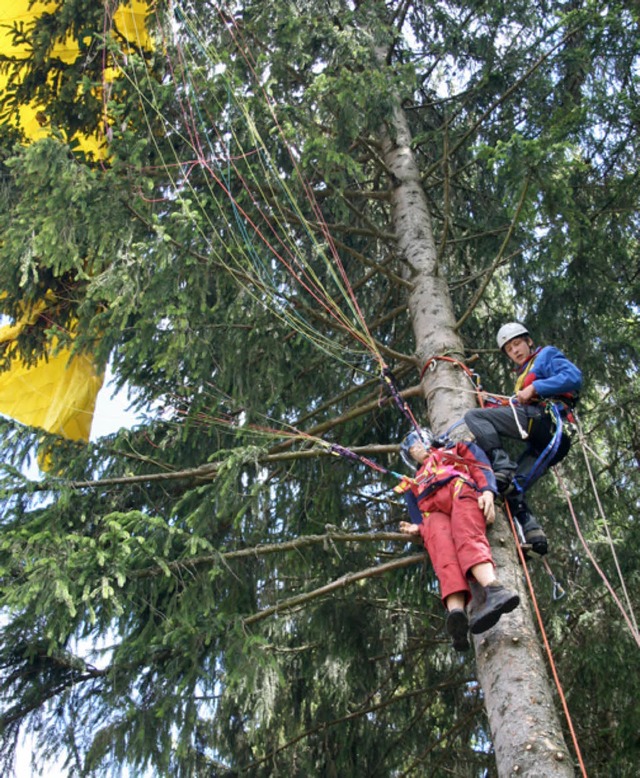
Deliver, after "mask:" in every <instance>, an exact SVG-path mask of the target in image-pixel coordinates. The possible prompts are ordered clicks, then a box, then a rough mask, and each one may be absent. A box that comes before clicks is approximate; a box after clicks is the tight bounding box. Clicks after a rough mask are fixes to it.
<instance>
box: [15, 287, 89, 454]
mask: <svg viewBox="0 0 640 778" xmlns="http://www.w3.org/2000/svg"><path fill="white" fill-rule="evenodd" d="M46 305H47V303H46V302H45V301H42V302H41V303H39V304H38V306H36V308H34V309H33V310H32V311H31V312H30V313H29V314H25V315H24V316H23V317H22V318H21V319H20V320H19V321H18V322H17V323H16V324H9V325H6V326H4V327H0V347H2V344H5V345H4V347H5V348H7V349H10V350H11V351H12V352H13V354H14V355H15V359H16V361H15V362H14V365H13V366H12V368H11V369H10V370H7V371H6V372H4V373H0V413H3V414H5V415H6V416H10V417H11V418H13V419H16V421H20V422H22V423H23V424H28V425H29V426H31V427H41V428H42V429H45V430H47V431H48V432H54V433H57V434H59V435H63V436H64V437H65V438H69V439H70V440H82V441H87V440H89V433H90V431H91V422H92V419H93V410H94V407H95V403H96V396H97V394H98V392H99V391H100V387H101V386H102V380H103V376H102V375H98V374H97V373H96V371H95V368H94V366H93V362H92V361H91V359H89V358H88V357H86V356H84V355H83V354H77V355H75V356H74V357H73V358H71V355H70V352H69V350H68V349H66V348H64V349H60V350H59V351H58V352H57V353H56V348H57V344H58V339H57V338H56V337H55V336H52V337H51V338H50V339H49V343H48V344H47V346H48V347H47V355H46V356H43V357H41V358H40V359H39V360H38V361H37V362H36V364H35V365H25V364H24V363H23V362H22V361H21V360H20V358H19V355H18V354H17V345H16V343H15V339H16V337H17V336H18V335H19V334H20V333H21V332H22V330H23V329H24V328H25V327H27V326H30V325H31V324H34V323H35V321H36V320H37V318H38V316H39V315H40V314H41V313H43V312H44V311H45V310H46Z"/></svg>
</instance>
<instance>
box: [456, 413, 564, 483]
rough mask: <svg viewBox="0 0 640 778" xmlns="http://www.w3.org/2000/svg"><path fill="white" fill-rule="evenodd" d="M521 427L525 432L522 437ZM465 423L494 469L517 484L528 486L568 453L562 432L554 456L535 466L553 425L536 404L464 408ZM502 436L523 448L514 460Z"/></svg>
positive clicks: (550, 437) (548, 441)
mask: <svg viewBox="0 0 640 778" xmlns="http://www.w3.org/2000/svg"><path fill="white" fill-rule="evenodd" d="M514 412H515V415H517V418H518V422H519V423H520V427H521V428H522V429H523V430H524V431H525V432H527V433H528V437H527V439H526V440H524V439H523V438H522V436H521V434H520V430H519V428H518V424H517V423H516V416H515V415H514ZM464 421H465V424H466V425H467V427H468V429H469V431H470V432H472V433H473V435H474V437H475V439H476V442H477V444H478V445H479V446H480V448H481V449H482V450H483V451H484V452H485V453H486V454H487V456H488V457H489V460H490V461H491V464H492V466H493V469H494V470H495V471H500V472H503V473H507V474H509V475H511V476H513V477H514V478H515V479H516V483H518V484H519V485H520V486H522V485H526V486H525V489H528V488H529V487H531V486H532V485H533V484H534V483H535V482H536V481H537V480H538V478H540V476H542V475H544V473H546V471H547V470H548V468H549V467H550V466H551V465H555V464H556V463H557V462H560V460H562V459H564V457H565V456H566V455H567V453H568V452H569V448H570V445H571V441H570V439H569V437H568V435H565V433H564V432H563V434H562V438H561V440H560V445H559V446H558V449H557V451H556V452H555V455H554V456H553V458H552V459H551V461H549V462H547V463H545V465H544V467H538V468H535V470H534V467H535V464H536V462H537V461H538V458H539V456H540V454H541V453H542V452H543V451H544V450H545V448H546V447H547V446H548V445H549V443H550V442H551V440H552V439H553V435H554V431H555V426H554V422H553V419H552V417H551V415H550V414H549V413H547V411H546V410H545V409H544V408H543V407H541V406H539V405H515V406H513V407H512V406H510V405H500V406H495V407H489V408H475V409H474V410H472V411H467V413H466V414H465V417H464ZM504 438H508V439H511V440H516V441H519V442H521V443H522V444H523V446H524V447H525V448H524V451H523V452H522V453H521V454H520V456H519V457H518V460H517V461H516V462H514V461H513V460H512V459H511V458H510V457H509V455H508V454H507V452H506V451H505V450H504Z"/></svg>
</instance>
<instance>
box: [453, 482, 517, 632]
mask: <svg viewBox="0 0 640 778" xmlns="http://www.w3.org/2000/svg"><path fill="white" fill-rule="evenodd" d="M450 490H451V498H452V507H451V532H452V536H453V541H454V543H455V546H456V553H457V555H458V562H459V564H460V567H461V569H462V570H463V572H464V573H465V576H466V577H467V578H473V579H475V581H477V583H478V584H479V587H480V589H479V591H478V592H477V593H478V595H479V597H478V599H479V602H477V603H476V602H474V603H473V615H472V617H471V621H470V627H471V631H472V632H473V633H474V634H480V633H481V632H485V631H486V630H488V629H489V628H490V627H492V626H493V625H494V624H496V622H497V621H498V620H499V619H500V617H501V616H502V615H503V614H505V613H509V612H510V611H512V610H513V609H514V608H516V607H517V606H518V604H519V603H520V598H519V596H518V594H517V593H516V592H513V591H509V590H507V589H505V588H504V586H502V585H501V584H500V583H499V581H498V580H497V578H496V574H495V565H494V563H493V558H492V556H491V547H490V546H489V541H488V540H487V535H486V523H485V518H484V515H483V513H482V511H481V510H480V508H479V507H478V493H477V492H476V491H475V489H473V488H472V487H470V486H469V485H468V484H465V483H464V482H463V481H461V480H460V481H457V482H452V484H451V487H450ZM476 589H477V587H476V586H473V587H472V588H471V590H472V591H473V592H474V600H475V597H476Z"/></svg>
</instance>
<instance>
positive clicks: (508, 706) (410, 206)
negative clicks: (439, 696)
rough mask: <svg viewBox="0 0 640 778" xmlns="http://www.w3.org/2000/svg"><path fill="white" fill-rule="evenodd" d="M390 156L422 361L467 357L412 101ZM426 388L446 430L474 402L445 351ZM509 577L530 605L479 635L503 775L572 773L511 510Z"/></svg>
mask: <svg viewBox="0 0 640 778" xmlns="http://www.w3.org/2000/svg"><path fill="white" fill-rule="evenodd" d="M383 143H384V154H385V162H386V164H387V165H388V167H389V170H390V171H391V173H392V176H393V188H392V192H391V200H392V219H393V224H394V228H395V231H396V234H397V236H398V246H399V248H400V251H401V254H402V256H403V259H404V261H405V262H406V268H407V273H408V275H409V277H410V278H411V280H412V282H413V288H412V289H411V291H410V293H409V310H410V313H411V318H412V323H413V329H414V333H415V339H416V353H417V356H418V362H419V365H420V366H421V367H423V366H424V365H425V364H426V363H427V362H428V361H429V360H430V359H431V358H432V357H438V356H452V357H454V358H457V359H462V357H463V346H462V342H461V340H460V338H459V336H458V334H457V332H456V329H455V316H454V312H453V305H452V301H451V296H450V294H449V290H448V285H447V280H446V278H444V277H443V275H442V273H441V271H440V269H439V268H438V265H437V261H436V257H437V252H436V246H435V240H434V236H433V229H432V224H431V215H430V212H429V206H428V203H427V200H426V197H425V194H424V191H423V189H422V186H421V181H420V173H419V169H418V166H417V164H416V161H415V158H414V155H413V152H412V150H411V133H410V129H409V126H408V123H407V120H406V116H405V114H404V112H403V111H402V109H401V108H400V107H399V106H398V107H397V108H396V110H395V112H394V116H393V125H392V126H390V127H389V128H388V130H387V131H385V133H384V137H383ZM433 364H435V365H436V367H435V369H433V370H427V371H426V373H425V375H424V378H423V380H422V390H423V393H424V398H425V401H426V403H427V409H428V416H429V420H430V424H431V426H432V428H433V429H434V431H436V432H442V431H443V430H444V429H447V428H448V427H449V426H451V425H452V424H453V423H454V422H456V421H458V420H459V419H460V418H462V416H463V415H464V413H465V411H466V410H468V409H470V408H472V407H474V405H475V399H474V397H473V394H472V392H471V391H470V390H471V389H472V387H471V385H470V383H469V381H468V379H467V377H466V375H465V374H464V373H463V372H462V371H461V370H460V369H458V368H456V367H455V366H453V365H452V364H451V363H449V362H444V361H435V362H434V363H433ZM489 536H490V540H491V546H492V550H493V553H494V560H495V562H496V565H497V569H498V574H499V576H500V579H501V580H502V582H503V583H504V584H505V585H507V586H508V587H510V588H516V589H517V590H518V591H519V593H520V597H521V602H522V604H521V606H520V607H519V608H517V609H516V610H515V611H514V612H513V613H511V614H509V615H507V616H504V617H503V618H502V619H501V620H500V622H499V623H498V624H497V625H496V626H495V627H494V628H493V629H491V630H489V631H488V632H486V633H485V634H483V635H480V636H478V637H477V638H475V640H474V643H475V649H476V667H477V675H478V680H479V682H480V684H481V686H482V689H483V692H484V700H485V707H486V712H487V717H488V719H489V725H490V728H491V734H492V738H493V744H494V748H495V755H496V764H497V769H498V775H500V776H505V777H506V776H512V775H529V776H534V775H535V776H541V775H544V776H545V778H569V776H573V775H574V770H573V766H572V763H571V761H572V760H571V758H570V755H569V751H568V749H567V746H566V744H565V742H564V738H563V734H562V729H561V726H560V721H559V718H558V714H557V711H556V708H555V705H554V699H553V692H552V687H551V683H550V679H549V677H548V674H547V670H546V666H545V663H544V660H543V656H542V653H541V649H540V644H539V641H538V637H537V634H536V630H535V627H534V621H533V617H532V613H531V610H530V607H529V601H528V597H527V593H526V592H525V590H524V586H523V584H522V575H521V571H520V569H519V565H520V563H519V560H518V556H517V552H516V548H515V543H514V539H513V536H512V534H511V531H510V528H509V525H508V523H507V520H506V518H505V517H504V515H501V516H499V518H498V520H497V522H496V525H495V526H494V528H493V529H492V530H491V531H490V533H489Z"/></svg>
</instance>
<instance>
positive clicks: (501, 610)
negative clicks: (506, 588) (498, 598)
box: [471, 594, 520, 635]
mask: <svg viewBox="0 0 640 778" xmlns="http://www.w3.org/2000/svg"><path fill="white" fill-rule="evenodd" d="M518 605H520V597H518V595H517V594H512V595H511V596H510V597H509V598H507V599H506V600H505V601H504V602H502V603H501V604H500V606H499V607H497V608H495V609H494V610H492V611H489V613H485V614H483V615H482V616H479V617H478V618H477V619H476V620H475V621H474V620H472V622H471V632H472V633H473V634H474V635H480V634H481V633H482V632H486V631H487V630H488V629H491V627H493V626H495V625H496V624H497V623H498V621H499V620H500V617H501V616H504V614H505V613H511V611H513V610H515V609H516V608H517V607H518Z"/></svg>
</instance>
